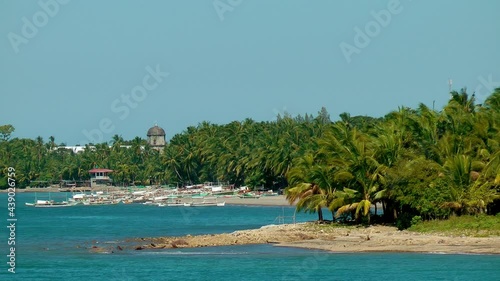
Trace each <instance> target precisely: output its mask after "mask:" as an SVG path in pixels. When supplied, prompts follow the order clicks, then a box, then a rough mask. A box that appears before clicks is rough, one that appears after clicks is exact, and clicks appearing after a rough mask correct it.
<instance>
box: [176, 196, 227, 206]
mask: <svg viewBox="0 0 500 281" xmlns="http://www.w3.org/2000/svg"><path fill="white" fill-rule="evenodd" d="M225 205H226V202H217V197H204V198H203V201H201V202H200V201H198V202H196V201H192V202H189V203H184V206H186V207H224V206H225Z"/></svg>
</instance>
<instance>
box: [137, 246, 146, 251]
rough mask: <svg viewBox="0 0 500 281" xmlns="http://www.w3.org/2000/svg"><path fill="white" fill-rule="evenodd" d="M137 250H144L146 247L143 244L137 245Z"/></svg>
mask: <svg viewBox="0 0 500 281" xmlns="http://www.w3.org/2000/svg"><path fill="white" fill-rule="evenodd" d="M135 250H136V251H139V250H144V247H143V246H137V247H135Z"/></svg>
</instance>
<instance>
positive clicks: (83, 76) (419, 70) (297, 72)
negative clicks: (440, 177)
mask: <svg viewBox="0 0 500 281" xmlns="http://www.w3.org/2000/svg"><path fill="white" fill-rule="evenodd" d="M54 1H55V0H41V1H40V2H41V3H46V2H47V3H49V5H48V7H46V8H45V9H44V8H43V7H42V6H43V5H42V6H40V4H39V2H38V1H13V0H0V34H1V38H2V39H1V40H0V97H1V110H0V124H12V125H14V127H15V128H16V131H15V133H14V135H13V137H21V138H24V137H28V138H35V137H37V136H42V137H43V138H44V139H45V140H47V138H48V137H49V136H51V135H52V136H54V137H55V138H56V142H57V143H60V142H65V143H67V144H68V145H74V144H77V143H80V144H82V143H85V142H89V138H88V137H86V136H85V135H84V133H83V131H85V130H86V131H88V132H94V133H95V132H96V131H95V130H99V131H100V132H101V133H103V134H102V137H103V140H104V141H109V140H110V139H111V137H112V136H113V135H114V134H119V135H122V136H123V137H124V138H125V139H131V138H133V137H135V136H141V137H144V138H145V137H146V136H145V134H146V131H147V129H148V128H149V127H151V126H152V125H153V124H154V123H155V122H157V123H158V124H159V125H160V126H162V127H163V128H164V129H165V130H166V132H167V139H169V138H171V137H172V136H173V135H174V134H176V133H180V132H182V131H183V130H184V129H186V127H187V126H191V125H197V124H198V123H199V122H202V121H204V120H206V121H210V122H212V123H228V122H230V121H232V120H243V119H245V118H247V117H249V118H252V119H254V120H256V121H262V120H273V119H274V118H275V115H276V114H277V113H280V112H281V113H282V112H283V111H288V112H289V113H291V114H294V115H295V114H299V113H300V114H303V113H314V114H315V113H316V112H317V111H319V110H320V108H321V107H322V106H324V107H326V108H327V109H328V111H329V112H330V115H331V116H332V119H334V120H335V119H338V115H339V114H340V113H342V112H349V113H351V115H369V116H376V117H378V116H383V115H385V114H386V113H388V112H389V111H391V110H394V109H397V108H398V106H401V105H406V106H411V107H415V106H417V105H418V103H419V102H423V103H425V104H428V105H429V106H432V103H433V101H435V105H436V108H440V107H442V106H443V105H444V104H445V103H446V102H447V99H448V93H447V92H448V82H447V81H448V78H452V79H453V87H454V88H455V89H459V88H461V87H463V86H467V87H468V88H469V89H470V90H471V91H473V90H474V89H476V91H477V94H478V98H479V100H480V101H481V99H482V100H484V97H485V96H486V94H488V93H489V92H488V88H490V89H491V85H490V84H491V83H489V82H488V81H490V82H491V81H493V82H496V81H498V82H500V68H499V63H500V52H499V50H500V36H499V34H500V33H499V32H500V17H499V16H498V11H500V1H497V0H482V1H463V0H462V1H457V0H446V1H445V0H441V1H430V0H427V1H410V0H401V1H400V3H399V5H397V3H395V2H393V1H392V0H391V1H388V0H380V1H333V0H316V1H309V0H280V1H278V0H276V1H269V0H240V1H237V0H219V1H218V2H217V1H213V0H205V1H186V0H175V1H173V0H171V1H167V0H156V1H97V0H85V1H82V0H80V1H77V0H73V1H69V3H67V4H64V5H63V4H60V3H59V2H54ZM61 2H63V1H62V0H61ZM54 3H57V5H54ZM214 3H215V4H216V5H215V6H217V7H218V9H219V10H218V11H217V10H216V8H215V7H214ZM231 3H232V4H233V6H231ZM388 7H389V8H388ZM224 9H226V10H224ZM381 10H384V12H381V13H380V16H379V19H378V21H377V16H374V14H373V13H372V11H373V12H375V14H377V13H378V12H379V11H381ZM387 14H389V15H390V20H389V19H388V18H387ZM384 16H385V17H384ZM23 18H25V20H23ZM33 27H34V28H36V30H35V31H34V30H33ZM356 28H359V30H361V31H362V32H363V34H364V35H359V34H358V32H357V31H356ZM366 29H368V31H367V30H366ZM366 33H369V34H370V35H366ZM356 36H357V37H360V36H361V37H363V36H368V39H369V42H368V43H367V41H366V40H365V41H364V42H363V40H361V39H363V38H361V39H360V38H356V39H358V40H357V41H355V37H356ZM364 39H366V38H364ZM343 43H344V45H343V46H347V45H349V46H352V48H356V50H357V51H356V52H355V53H352V54H351V55H350V56H346V55H344V53H343V51H342V48H341V46H342V44H343ZM346 44H347V45H346ZM356 44H357V45H356ZM358 47H359V48H358ZM352 48H351V49H350V50H351V51H352V50H353V49H352ZM344 51H345V50H344ZM346 57H348V59H346ZM148 66H149V67H150V68H151V69H150V71H149V72H151V71H153V72H154V69H155V68H156V67H157V66H158V67H159V70H160V72H162V73H163V74H160V76H159V77H157V79H158V80H155V79H154V78H153V77H151V75H150V74H148V73H149V72H148V71H147V70H146V68H147V67H148ZM167 72H168V73H169V74H168V76H166V74H164V73H167ZM148 75H149V76H148ZM143 80H145V81H146V82H145V83H146V84H145V85H146V86H147V87H148V88H149V90H145V86H144V82H143ZM133 91H134V94H135V97H136V98H137V99H136V100H135V101H134V100H132V101H128V102H129V103H127V102H126V101H124V100H122V95H123V96H127V95H128V96H130V97H132V96H131V93H132V92H133ZM141 91H142V92H141ZM144 91H146V94H144ZM102 120H104V121H102ZM100 122H104V124H103V127H102V128H104V130H102V128H100V127H99V126H100V125H99V124H100ZM93 130H94V131H93ZM92 137H93V138H94V139H98V135H97V134H94V135H93V136H92Z"/></svg>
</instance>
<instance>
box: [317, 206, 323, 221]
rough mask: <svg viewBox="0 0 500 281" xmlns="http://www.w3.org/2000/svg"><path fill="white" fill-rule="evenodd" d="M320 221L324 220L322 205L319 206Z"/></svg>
mask: <svg viewBox="0 0 500 281" xmlns="http://www.w3.org/2000/svg"><path fill="white" fill-rule="evenodd" d="M318 221H320V222H322V221H323V210H321V207H320V208H318Z"/></svg>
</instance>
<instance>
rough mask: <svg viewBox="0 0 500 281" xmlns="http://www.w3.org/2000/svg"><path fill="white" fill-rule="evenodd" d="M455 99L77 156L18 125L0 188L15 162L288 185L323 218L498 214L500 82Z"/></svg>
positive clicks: (65, 175) (115, 142) (166, 179)
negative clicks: (25, 134) (479, 94)
mask: <svg viewBox="0 0 500 281" xmlns="http://www.w3.org/2000/svg"><path fill="white" fill-rule="evenodd" d="M450 95H451V97H450V100H449V102H448V104H446V105H445V106H444V108H442V109H441V110H439V111H438V110H434V109H432V108H429V107H428V106H426V105H424V104H420V105H419V106H418V107H417V108H408V107H400V108H398V109H397V110H394V111H392V112H390V113H388V114H387V115H385V116H384V117H381V118H372V117H367V116H354V117H351V116H350V115H349V114H348V113H342V114H341V115H340V120H338V121H335V122H332V121H331V120H330V116H329V114H328V112H327V111H326V109H325V108H322V109H321V111H320V112H318V113H317V114H316V115H311V114H305V115H304V116H302V115H298V116H291V115H289V114H284V116H280V115H278V116H277V119H276V120H275V121H268V122H256V121H254V120H252V119H245V120H243V121H233V122H231V123H228V124H223V125H219V124H211V123H209V122H202V123H200V124H198V125H197V126H191V127H188V128H187V129H186V130H185V131H184V132H182V133H179V134H176V135H175V136H173V137H172V138H171V140H170V142H169V143H168V144H167V146H166V147H165V148H164V150H163V152H162V153H159V152H158V151H156V150H154V149H152V148H151V147H149V146H148V144H147V142H146V141H145V140H144V139H142V138H140V137H136V138H135V139H133V140H129V141H125V140H123V138H121V137H120V136H118V135H115V136H113V138H112V140H111V141H110V142H109V143H101V144H94V145H87V146H86V149H85V150H84V151H83V152H81V153H76V154H75V153H73V152H72V151H70V150H67V149H64V148H61V147H59V146H58V145H57V144H56V142H55V139H54V138H53V137H50V138H49V140H48V141H47V142H45V141H44V140H43V139H42V138H41V137H38V138H36V139H34V140H32V139H19V138H11V137H10V136H11V134H12V132H14V128H13V127H12V126H10V125H4V126H0V167H2V168H3V169H2V171H1V174H0V186H1V187H4V188H5V187H6V186H7V184H6V183H7V177H6V175H7V173H6V170H7V167H9V166H13V167H15V168H16V175H17V179H16V180H17V184H18V186H19V187H24V186H29V185H32V184H33V183H36V182H58V181H61V180H75V181H76V180H86V179H88V178H89V174H88V170H90V169H92V168H95V167H102V168H110V169H113V170H114V171H115V172H114V173H113V179H114V182H115V183H116V184H118V185H130V184H136V185H143V184H173V185H177V186H184V185H188V184H193V183H202V182H219V181H220V182H230V183H233V184H235V185H236V186H242V185H247V186H250V187H265V188H267V189H274V190H276V189H280V188H286V196H287V199H288V200H289V201H290V202H296V203H297V208H298V209H299V210H303V211H307V212H314V213H317V214H318V219H319V220H324V219H325V218H324V216H323V212H324V210H329V211H330V212H331V213H332V219H339V218H350V219H356V220H358V221H366V222H369V221H370V219H373V218H375V219H385V220H389V221H390V220H395V219H397V218H401V217H402V216H403V217H404V216H407V217H414V216H420V217H421V218H423V219H431V218H442V217H447V216H449V215H451V214H458V215H460V214H479V213H486V212H487V213H495V212H498V205H499V198H500V130H499V129H500V128H499V120H500V89H496V90H495V91H494V92H493V93H492V94H491V95H490V96H489V97H488V98H487V99H486V100H485V102H484V103H483V104H476V101H475V97H474V95H469V94H468V93H467V92H466V90H465V89H462V90H461V91H458V92H457V91H453V92H451V93H450ZM124 145H128V147H124ZM377 203H378V204H377ZM380 206H381V208H382V211H383V212H379V213H383V217H380V216H375V217H374V216H373V215H374V214H373V212H370V210H372V209H373V208H377V207H380ZM377 211H378V210H377Z"/></svg>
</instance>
